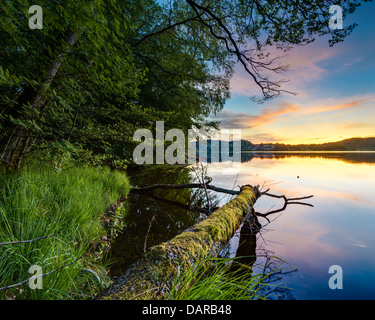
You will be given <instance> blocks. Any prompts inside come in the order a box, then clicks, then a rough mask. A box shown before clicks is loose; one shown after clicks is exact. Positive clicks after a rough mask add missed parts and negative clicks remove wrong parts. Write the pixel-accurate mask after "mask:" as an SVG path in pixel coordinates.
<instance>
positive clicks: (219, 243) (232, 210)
mask: <svg viewBox="0 0 375 320" xmlns="http://www.w3.org/2000/svg"><path fill="white" fill-rule="evenodd" d="M259 197H260V192H259V189H258V188H257V187H252V186H249V185H247V186H243V187H242V188H241V192H240V193H239V194H238V195H237V197H235V198H234V199H232V200H231V201H229V202H228V203H227V204H226V205H224V206H222V207H221V208H219V209H217V210H215V211H214V212H213V213H212V214H211V215H210V216H209V217H208V218H206V219H205V220H203V221H201V222H199V223H197V224H195V225H194V226H192V227H190V228H188V229H187V230H185V231H184V232H182V233H181V234H179V235H178V236H176V237H175V238H173V239H171V240H169V241H168V242H164V243H162V244H160V245H157V246H154V247H152V248H150V249H149V250H148V251H147V252H146V253H145V254H144V255H143V256H142V257H141V258H140V259H139V260H138V261H136V262H135V263H134V264H132V265H131V266H130V267H129V268H128V269H127V271H126V272H125V273H123V274H122V275H121V276H120V277H119V278H117V280H116V282H115V283H113V284H112V285H111V286H109V287H108V288H107V289H106V290H104V291H103V292H102V293H101V294H99V295H98V296H97V297H96V299H109V300H117V299H125V300H128V299H140V300H143V299H163V297H164V296H165V294H166V293H167V292H168V289H170V288H171V284H172V283H173V281H174V280H175V278H176V275H177V272H179V273H180V274H183V273H184V272H185V271H186V270H188V269H189V268H190V267H191V266H192V265H193V264H194V263H196V262H199V261H200V260H202V259H204V258H206V257H209V256H216V255H217V254H218V253H219V252H220V251H221V250H222V249H223V248H224V246H225V245H226V244H227V243H228V241H229V240H230V239H231V237H232V236H233V235H234V233H235V232H236V230H238V228H239V226H240V225H241V223H242V222H243V220H244V218H245V217H246V216H249V215H253V214H254V210H253V205H254V203H255V201H256V200H257V199H258V198H259Z"/></svg>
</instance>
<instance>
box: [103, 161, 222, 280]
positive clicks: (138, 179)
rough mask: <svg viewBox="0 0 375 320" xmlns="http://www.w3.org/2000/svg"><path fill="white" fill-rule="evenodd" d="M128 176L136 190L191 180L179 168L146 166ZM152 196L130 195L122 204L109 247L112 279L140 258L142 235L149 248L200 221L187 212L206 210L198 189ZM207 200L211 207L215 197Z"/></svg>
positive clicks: (198, 216) (186, 171)
mask: <svg viewBox="0 0 375 320" xmlns="http://www.w3.org/2000/svg"><path fill="white" fill-rule="evenodd" d="M128 175H129V179H130V182H131V184H132V185H137V186H145V185H148V184H150V183H161V184H163V183H168V182H171V181H173V182H174V183H178V184H186V183H191V182H193V180H194V176H192V174H191V171H190V170H189V168H187V167H182V166H177V167H171V166H150V167H148V168H144V169H142V170H134V171H133V172H131V171H129V172H128ZM154 195H155V196H153V197H150V195H149V194H146V195H144V194H137V193H133V194H131V195H130V196H129V197H128V199H127V200H126V201H127V215H126V217H125V218H124V228H123V230H122V232H121V233H120V234H119V235H118V236H117V237H116V239H115V241H114V243H112V245H111V252H110V256H111V257H110V259H111V264H112V267H111V274H112V275H113V276H116V275H119V274H121V273H122V272H123V271H124V270H125V269H126V268H127V267H128V266H129V265H130V264H131V263H133V262H134V261H135V260H137V259H138V258H139V257H140V256H141V255H142V253H143V252H144V244H145V238H146V235H147V247H151V246H154V245H157V244H160V243H161V242H164V241H168V240H170V239H172V238H173V237H175V236H176V235H177V234H179V233H181V232H182V231H183V230H185V229H187V228H188V227H191V226H192V225H194V224H195V223H197V222H198V221H199V220H201V219H202V218H203V217H204V215H203V216H202V213H200V212H198V211H194V210H188V209H189V207H194V206H195V207H199V208H206V207H207V200H206V196H205V194H204V191H203V190H201V189H196V190H192V189H188V188H186V189H180V190H173V189H170V190H155V192H154ZM161 199H162V200H161ZM210 199H211V202H212V204H213V205H214V206H215V205H216V203H217V197H216V196H215V195H214V194H212V195H210ZM178 203H179V204H181V205H178ZM151 222H152V223H151Z"/></svg>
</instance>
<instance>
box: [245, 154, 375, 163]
mask: <svg viewBox="0 0 375 320" xmlns="http://www.w3.org/2000/svg"><path fill="white" fill-rule="evenodd" d="M253 158H257V159H276V160H277V159H287V158H315V159H316V158H320V159H333V160H339V161H343V162H348V163H375V153H373V152H372V153H371V152H311V153H310V152H280V153H273V152H262V153H256V152H243V153H242V154H241V162H248V161H251V160H252V159H253Z"/></svg>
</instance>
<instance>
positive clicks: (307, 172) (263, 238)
mask: <svg viewBox="0 0 375 320" xmlns="http://www.w3.org/2000/svg"><path fill="white" fill-rule="evenodd" d="M242 159H243V162H242V163H241V167H240V171H239V172H238V175H236V176H234V175H232V176H231V175H223V171H222V169H223V167H224V166H225V164H223V163H210V164H208V175H209V176H210V177H212V178H213V181H212V184H213V185H215V186H218V187H223V188H228V189H232V188H233V186H237V185H244V184H252V185H260V186H264V187H263V188H264V189H266V188H271V190H270V192H271V193H274V194H285V195H286V196H287V197H300V196H307V195H314V198H312V199H309V200H306V202H309V203H311V204H313V205H314V207H307V206H301V205H290V206H288V207H287V209H286V211H284V212H282V213H281V214H280V213H279V214H275V215H274V216H270V220H272V221H271V223H269V224H267V223H268V222H267V221H266V220H264V219H262V218H260V222H261V224H262V225H263V226H264V229H263V230H262V231H261V233H260V234H258V237H257V253H258V254H259V255H261V254H262V253H263V252H265V251H267V252H268V253H271V254H274V255H276V256H278V257H280V258H282V259H284V260H286V261H288V262H289V263H290V264H292V265H294V266H296V267H298V271H297V272H292V273H289V274H287V275H284V276H282V278H281V280H280V281H279V282H280V283H282V284H284V285H285V286H287V287H289V288H291V290H289V292H288V294H287V295H285V296H284V298H287V299H375V254H374V253H375V251H374V248H375V232H374V231H375V230H374V229H375V228H374V227H375V153H314V154H309V153H299V154H293V153H278V154H244V155H243V157H242ZM131 180H132V183H133V184H136V185H148V184H154V183H186V182H189V181H192V180H194V175H192V174H191V173H189V171H188V170H186V169H168V170H166V169H163V168H151V170H147V171H140V172H136V173H134V174H133V175H132V177H131ZM160 196H164V197H167V198H169V199H173V200H177V201H180V202H181V203H186V204H191V203H195V202H196V203H198V204H200V205H204V196H203V195H202V193H201V192H199V191H197V192H193V191H191V190H184V191H182V192H181V190H179V191H172V192H170V193H165V192H164V193H163V194H160ZM212 197H214V194H213V195H212ZM212 200H214V199H212ZM216 200H217V201H218V202H219V203H221V204H224V203H225V202H226V201H228V200H229V197H228V196H226V195H222V194H216ZM282 204H283V202H282V201H279V200H277V199H273V198H268V197H261V198H260V199H259V200H258V201H257V204H256V210H257V211H259V212H267V211H268V210H270V209H271V208H272V209H276V208H278V207H279V206H282ZM152 217H154V218H152ZM201 218H202V217H200V216H199V214H197V213H194V212H189V211H186V210H184V209H183V208H180V207H176V206H173V205H171V204H168V203H163V202H160V201H159V200H157V199H150V198H148V197H144V196H132V197H131V198H130V201H129V215H128V217H127V218H126V227H125V228H124V230H123V233H122V234H121V235H120V236H119V237H118V239H117V240H116V243H115V244H114V246H113V251H112V257H113V262H114V265H113V268H112V274H113V275H116V274H119V273H121V272H123V271H124V270H125V269H126V267H127V266H128V265H129V264H131V263H132V262H134V261H135V260H136V259H137V258H138V257H139V256H140V255H141V254H142V252H143V250H144V248H145V247H149V246H152V245H155V244H158V243H160V242H162V241H166V240H168V239H170V238H172V237H173V236H174V235H176V234H178V233H180V232H181V231H183V230H184V229H186V228H187V227H189V226H190V225H192V224H194V223H196V222H197V221H199V220H200V219H201ZM238 242H239V241H238V237H234V238H233V239H232V241H231V242H230V246H229V251H230V252H231V253H232V255H234V254H235V253H236V250H237V247H238ZM331 265H339V266H341V267H342V270H343V289H342V290H338V289H336V290H331V289H330V288H329V286H328V281H329V278H330V277H331V276H332V275H331V274H329V273H328V269H329V267H330V266H331Z"/></svg>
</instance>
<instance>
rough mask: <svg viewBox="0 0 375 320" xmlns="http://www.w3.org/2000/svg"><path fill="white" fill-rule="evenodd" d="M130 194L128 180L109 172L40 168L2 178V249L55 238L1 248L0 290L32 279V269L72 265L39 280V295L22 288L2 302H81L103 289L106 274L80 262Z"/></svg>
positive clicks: (2, 294) (26, 286)
mask: <svg viewBox="0 0 375 320" xmlns="http://www.w3.org/2000/svg"><path fill="white" fill-rule="evenodd" d="M128 191H129V183H128V180H127V178H126V175H125V174H123V173H121V172H116V171H112V172H111V171H110V170H109V168H90V167H82V168H81V167H74V168H69V169H65V170H59V171H57V170H54V169H53V168H51V167H49V166H40V165H39V166H26V167H25V168H23V169H22V171H20V172H17V173H13V174H10V175H9V174H1V175H0V243H4V242H13V241H20V240H32V239H36V238H40V237H45V236H49V235H54V236H52V237H49V238H45V239H40V240H38V241H33V242H29V243H15V244H8V245H0V288H3V287H5V286H9V285H11V284H15V283H19V282H22V281H25V280H27V279H28V278H30V277H31V276H32V275H33V274H31V273H29V268H30V267H31V266H32V265H38V266H40V267H41V268H42V272H43V273H48V272H51V271H53V270H56V269H58V268H60V267H61V266H64V265H67V264H70V263H71V264H70V265H68V266H66V267H64V268H61V269H59V270H58V271H56V272H52V273H50V274H49V275H47V276H44V277H42V278H41V279H42V281H43V289H30V286H29V283H28V282H26V283H25V284H23V285H21V286H17V287H15V288H11V289H6V290H1V291H0V298H1V299H84V298H88V297H91V296H93V295H94V294H95V292H97V291H98V290H100V289H101V286H103V285H104V286H105V285H106V284H105V283H103V279H105V271H104V270H103V269H102V268H100V266H99V265H98V264H97V263H95V262H92V261H90V259H85V258H82V259H79V258H80V257H81V256H82V255H84V254H85V253H86V252H87V250H88V249H89V247H90V245H91V244H92V243H95V242H97V241H98V240H100V239H101V238H102V237H103V236H104V235H105V233H106V231H105V228H104V226H103V224H102V222H101V221H100V218H101V216H102V215H103V213H104V212H105V210H106V209H107V208H108V207H109V206H110V205H111V204H113V203H115V202H116V200H117V199H118V198H119V197H120V196H123V195H126V194H127V192H128ZM38 280H39V279H38ZM34 281H36V280H34Z"/></svg>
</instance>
